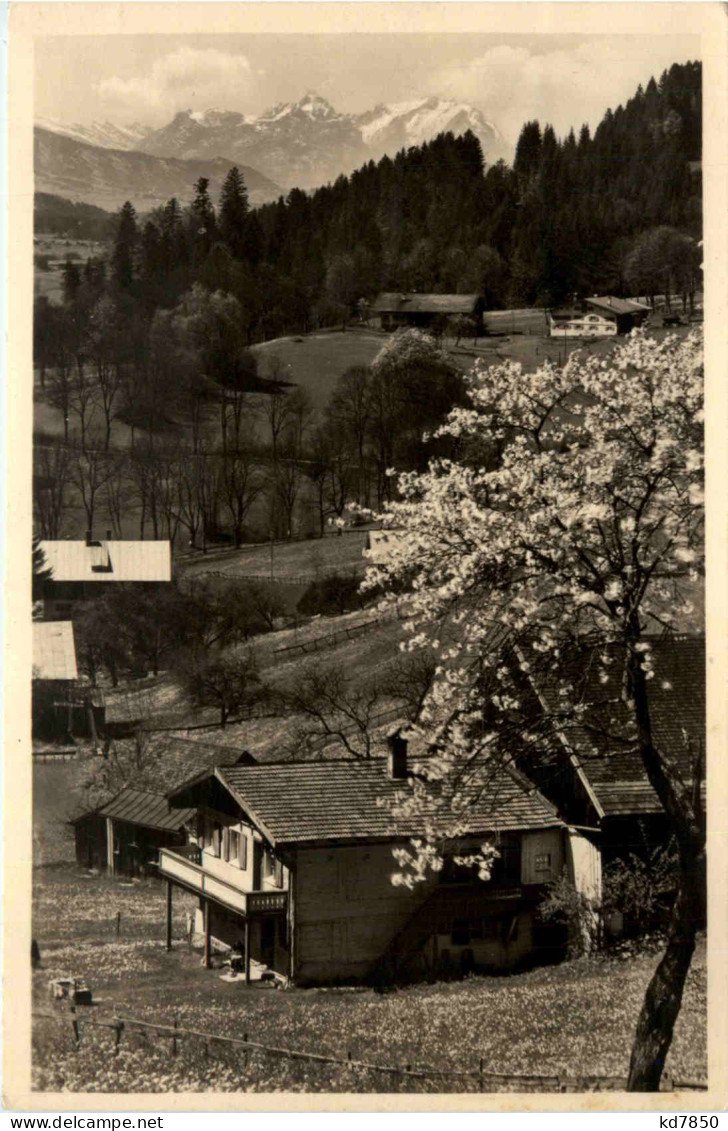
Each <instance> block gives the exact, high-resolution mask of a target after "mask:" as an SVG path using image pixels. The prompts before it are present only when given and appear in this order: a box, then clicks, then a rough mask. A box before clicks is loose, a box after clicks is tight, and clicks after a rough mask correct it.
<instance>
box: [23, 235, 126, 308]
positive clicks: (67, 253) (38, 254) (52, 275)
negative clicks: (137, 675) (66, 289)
mask: <svg viewBox="0 0 728 1131" xmlns="http://www.w3.org/2000/svg"><path fill="white" fill-rule="evenodd" d="M107 252H108V247H107V246H106V245H105V244H103V243H97V242H96V241H95V240H76V239H65V238H62V237H60V236H53V235H49V234H46V235H43V234H40V235H37V236H35V237H34V239H33V259H34V270H33V277H34V285H35V293H36V295H45V297H46V298H49V299H50V300H51V302H55V303H60V302H62V301H63V267H64V264H65V262H66V259H68V258H69V257H70V258H71V260H73V261H74V262H75V263H77V264H78V266H79V267H80V268H83V266H84V264H85V262H86V260H87V259H88V258H89V257H93V256H101V255H105V254H107Z"/></svg>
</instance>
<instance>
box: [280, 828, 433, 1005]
mask: <svg viewBox="0 0 728 1131" xmlns="http://www.w3.org/2000/svg"><path fill="white" fill-rule="evenodd" d="M396 870H397V865H396V863H395V860H394V857H393V856H392V850H391V846H390V845H389V844H384V845H380V844H370V845H362V846H357V847H352V848H349V847H346V848H307V849H299V851H298V852H297V854H296V874H295V883H294V892H293V901H294V903H293V915H294V920H295V932H296V937H295V943H294V963H295V971H294V977H295V978H296V980H297V981H299V982H307V981H329V980H336V979H342V980H343V979H346V978H359V977H363V976H364V975H365V974H366V973H367V971H368V969H369V967H370V966H371V964H372V963H373V962H374V960H375V959H376V958H378V957H379V955H380V954H381V953H382V951H383V950H384V949H385V947H386V946H387V944H388V943H389V942H390V941H391V939H392V938H393V937H394V935H395V933H396V932H397V931H398V930H400V928H401V927H403V926H404V924H405V923H406V921H407V920H408V918H409V917H410V916H411V915H412V914H413V912H414V911H415V910H416V908H417V907H418V906H419V905H420V904H421V903H422V902H423V900H424V899H425V898H426V897H427V895H428V894H429V892H430V891H431V890H432V887H433V885H434V884H435V882H436V879H435V877H433V878H432V880H429V881H426V882H425V883H422V884H418V885H417V887H416V888H415V890H414V891H410V890H409V889H408V888H406V887H395V886H394V885H393V884H392V882H391V880H390V876H391V874H392V872H394V871H396Z"/></svg>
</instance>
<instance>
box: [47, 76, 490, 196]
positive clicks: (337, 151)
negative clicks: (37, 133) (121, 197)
mask: <svg viewBox="0 0 728 1131" xmlns="http://www.w3.org/2000/svg"><path fill="white" fill-rule="evenodd" d="M37 124H38V125H39V126H42V127H43V128H44V129H46V130H51V131H53V132H55V133H62V134H64V135H65V136H67V137H73V138H75V139H76V140H79V141H84V142H86V143H87V144H89V143H90V144H93V145H96V146H99V147H101V148H107V149H109V148H113V149H122V150H139V151H140V152H142V153H146V154H149V155H152V156H155V157H164V158H176V159H178V160H179V159H181V160H192V159H194V160H211V159H214V158H224V159H226V160H229V161H230V162H231V163H232V162H235V163H244V164H246V165H248V166H252V167H253V168H254V169H257V170H259V171H260V172H261V173H262V174H263V175H264V176H265V177H268V178H270V179H272V180H273V181H275V182H276V183H277V184H279V185H282V186H283V187H285V188H292V187H294V186H297V187H299V188H304V189H307V188H314V187H316V186H318V185H320V184H325V183H326V182H327V181H331V180H334V179H335V178H336V177H337V176H339V174H341V173H349V172H351V171H352V170H353V169H355V168H357V166H359V165H362V164H363V163H364V162H366V161H369V160H371V159H375V160H376V159H378V158H380V157H382V156H383V155H384V154H385V153H386V154H390V155H393V154H394V153H396V152H397V151H398V150H399V149H401V148H403V147H407V146H411V145H420V144H422V142H424V141H428V140H429V139H431V138H433V137H436V136H437V134H439V133H442V132H444V131H446V130H450V131H452V132H453V133H455V134H458V135H459V134H463V133H465V131H466V130H472V132H473V133H474V134H475V135H476V137H477V138H478V139H479V140H480V143H481V146H482V148H483V156H484V158H485V160H486V162H487V163H488V164H491V163H493V162H494V161H497V160H498V159H499V158H500V157H507V156H508V147H507V145H506V143H505V142H504V140H503V137H502V136H501V134H500V132H499V130H498V128H497V127H496V126H495V125H494V124H493V123H492V122H489V121H488V120H487V118H486V117H485V116H484V115H483V113H482V112H481V111H480V110H479V109H478V108H477V107H475V106H472V105H469V104H468V103H464V102H455V101H451V100H448V99H442V98H435V97H432V98H421V99H415V100H413V101H410V102H402V103H396V104H393V105H390V106H385V105H379V106H376V107H374V109H372V110H368V111H366V112H364V113H362V114H342V113H339V111H337V110H335V109H334V107H333V106H332V105H331V103H330V102H327V100H326V99H325V98H322V97H321V96H320V95H318V94H316V93H314V92H313V91H309V92H307V93H306V94H305V95H304V96H303V98H301V99H300V100H299V101H298V102H282V103H280V104H279V105H277V106H274V107H272V108H271V109H270V110H266V111H265V112H264V113H263V114H260V115H258V116H257V117H256V116H251V115H246V114H241V113H239V112H237V111H233V110H220V109H210V110H204V111H199V110H183V111H180V112H179V113H177V114H175V116H174V118H173V119H172V121H171V122H169V123H168V124H167V125H166V126H163V127H162V128H161V129H150V128H147V127H144V126H142V125H139V124H137V123H135V124H134V125H131V126H124V127H121V126H114V125H113V124H111V123H108V122H106V123H103V124H96V123H94V124H93V125H91V126H63V125H60V124H58V123H50V122H48V121H45V122H38V123H37Z"/></svg>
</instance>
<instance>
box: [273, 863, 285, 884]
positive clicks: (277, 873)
mask: <svg viewBox="0 0 728 1131" xmlns="http://www.w3.org/2000/svg"><path fill="white" fill-rule="evenodd" d="M273 883H274V884H275V885H276V887H277V888H280V887H283V865H282V864H281V862H280V860H274V861H273Z"/></svg>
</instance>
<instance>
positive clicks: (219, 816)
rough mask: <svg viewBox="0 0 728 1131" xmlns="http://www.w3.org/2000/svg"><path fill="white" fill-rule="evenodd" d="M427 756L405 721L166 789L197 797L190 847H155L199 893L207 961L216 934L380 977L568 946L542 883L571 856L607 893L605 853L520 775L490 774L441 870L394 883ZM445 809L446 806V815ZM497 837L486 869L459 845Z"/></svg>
mask: <svg viewBox="0 0 728 1131" xmlns="http://www.w3.org/2000/svg"><path fill="white" fill-rule="evenodd" d="M427 761H428V759H427V758H426V757H425V758H409V759H408V755H407V743H406V741H405V740H404V739H403V738H402V736H401V734H399V733H398V734H397V735H395V736H393V737H392V739H391V742H390V750H389V754H388V756H387V757H374V758H370V759H367V760H356V759H341V760H338V761H326V762H307V763H280V764H268V765H255V766H224V765H218V766H216V767H215V769H214V770H213V771H211V772H208V773H206V774H203V775H201V776H199V777H198V778H196V779H194V780H192V781H190V782H188V783H187V784H186V785H184V786H183V787H181V788H180V789H178V790H176V791H174V792H173V793H171V794H170V795H169V802H170V805H171V806H172V807H173V808H180V809H181V810H183V811H185V812H189V811H190V810H193V809H194V810H196V812H197V826H196V832H195V833H194V835H193V836H192V837H191V839H190V843H189V844H188V845H187V846H186V847H185V848H176V847H169V848H163V849H162V850H161V852H160V859H159V871H160V875H161V876H162V877H164V878H165V879H166V880H167V882H168V891H167V899H168V903H167V923H168V944H169V945H171V936H170V934H169V929H170V925H171V916H172V898H173V895H172V893H173V888H174V887H180V888H182V889H183V890H185V891H188V892H193V893H195V894H196V895H197V896H198V897H199V912H198V929H200V930H201V932H202V933H203V934H204V940H205V956H206V961H207V963H208V964H209V962H210V955H211V945H212V941H213V940H214V939H217V940H219V941H220V942H222V943H225V944H229V945H240V944H241V943H242V945H243V950H244V953H245V955H246V970H247V977H249V976H250V962H251V960H255V961H256V962H261V963H263V964H265V965H266V966H268V967H269V968H270V969H272V970H274V971H276V972H277V973H278V974H280V975H281V976H282V977H284V978H287V979H289V980H290V981H292V982H295V983H297V984H309V983H320V982H337V981H342V982H344V981H361V980H376V979H387V978H390V977H392V976H393V975H394V974H396V973H397V972H401V971H403V970H405V969H410V970H414V971H416V972H417V973H419V974H423V973H425V972H427V971H430V972H437V971H439V972H443V971H448V970H454V971H457V970H468V969H471V968H496V969H511V968H513V967H516V966H518V965H521V964H525V963H527V962H531V961H534V960H538V959H542V960H543V959H547V958H553V957H554V956H555V955H557V954H560V953H561V950H560V948H561V947H562V945H563V941H564V940H563V939H562V938H561V937H560V936H559V937H555V935H554V932H553V930H552V929H549V928H548V927H547V925H545V924H543V923H541V922H540V921H539V917H538V913H537V912H538V906H539V902H540V901H541V899H542V898H543V894H544V890H545V885H546V884H547V883H548V882H549V881H552V880H555V879H557V878H558V877H559V876H561V874H562V872H563V870H564V869H566V870H567V871H568V874H569V875H570V876H571V877H572V878H573V879H574V882H575V884H576V885H577V887H578V888H579V890H581V891H583V892H585V893H588V894H591V895H598V893H599V891H600V884H601V873H600V859H599V852H598V850H597V849H596V848H595V847H594V845H593V844H591V843H590V842H589V841H588V840H587V839H586V838H585V837H584V836H582V835H581V834H580V833H579V832H578V831H577V830H575V829H573V828H569V827H567V826H566V825H565V824H564V822H563V821H562V820H561V819H560V818H559V817H558V816H557V814H556V811H555V809H554V808H553V807H552V806H551V805H550V804H549V803H548V802H547V801H546V800H545V799H544V798H543V797H542V796H541V795H540V794H539V793H538V792H537V791H536V790H535V789H534V788H533V787H532V786H531V785H530V783H526V782H524V781H523V780H522V779H521V778H520V777H519V776H517V775H514V774H510V773H506V772H505V771H503V772H501V773H499V774H497V775H496V776H495V777H494V778H493V780H492V781H490V782H489V783H488V786H487V788H485V789H481V790H479V791H478V797H477V798H474V802H473V805H472V806H471V807H470V808H469V810H468V815H467V828H466V829H465V830H463V829H462V826H461V828H460V829H459V830H458V840H457V841H452V842H451V843H450V847H449V849H448V850H447V853H446V859H445V866H444V867H443V869H442V871H441V872H440V873H439V874H432V875H431V876H430V877H429V878H428V879H427V880H426V881H424V882H422V883H418V884H416V885H415V886H414V887H413V888H412V889H411V888H410V887H408V886H406V885H400V886H396V885H394V884H393V883H392V879H391V876H392V873H393V871H395V870H396V868H397V865H396V862H395V860H394V858H393V855H392V849H393V847H395V846H397V845H402V844H407V842H408V840H409V838H411V837H412V836H414V835H417V834H418V833H422V832H423V831H424V826H425V818H424V817H421V816H417V815H413V816H411V817H408V818H407V819H406V820H404V819H401V818H400V819H396V818H395V816H394V815H393V813H392V810H391V805H390V803H391V802H393V801H394V799H395V796H399V795H401V794H402V793H403V792H404V793H405V795H406V793H407V792H408V791H411V790H412V788H413V781H414V778H413V774H416V773H421V772H422V771H423V769H424V768H425V767H426V763H427ZM450 816H451V817H452V814H450ZM491 837H492V838H493V839H494V840H495V842H496V843H497V845H498V849H499V852H500V856H499V857H498V859H497V861H496V863H495V866H494V869H493V872H492V875H491V877H490V879H489V880H488V881H478V880H476V879H474V870H473V868H472V867H470V868H467V869H466V868H462V867H460V866H459V865H458V864H457V863H456V861H455V857H456V856H460V855H461V854H462V853H463V852H466V851H468V850H469V849H473V848H476V847H477V846H479V845H480V844H481V843H482V842H483V840H484V838H491Z"/></svg>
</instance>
